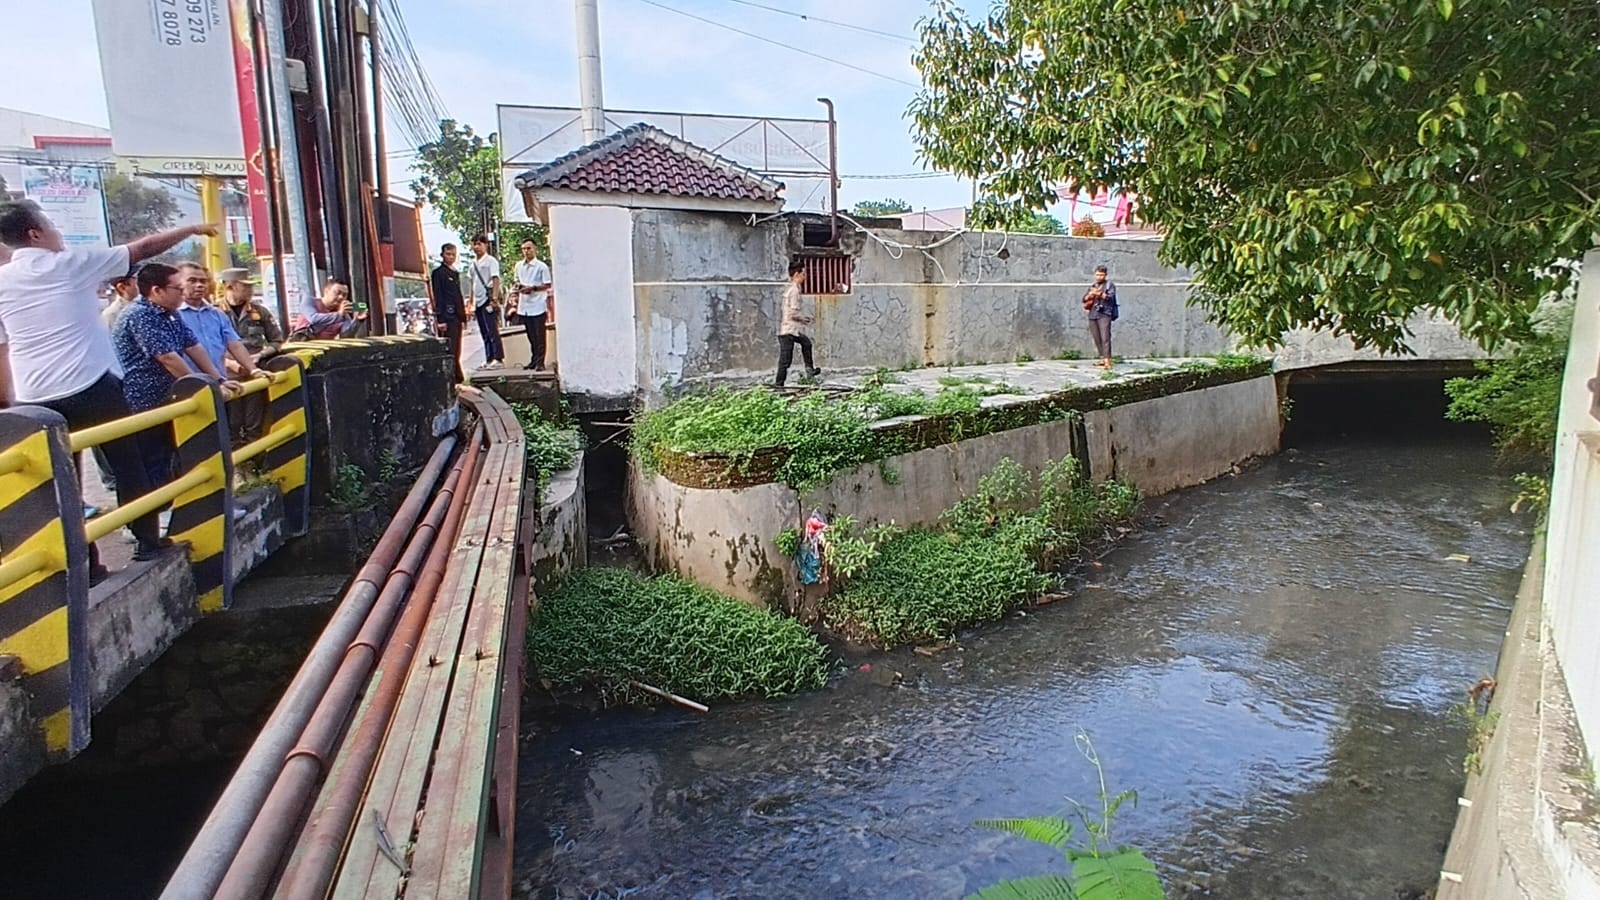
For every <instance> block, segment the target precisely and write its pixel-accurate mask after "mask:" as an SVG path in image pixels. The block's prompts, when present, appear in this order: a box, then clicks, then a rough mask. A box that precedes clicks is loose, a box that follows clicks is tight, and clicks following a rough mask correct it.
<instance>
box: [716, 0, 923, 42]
mask: <svg viewBox="0 0 1600 900" xmlns="http://www.w3.org/2000/svg"><path fill="white" fill-rule="evenodd" d="M728 2H729V3H737V4H739V5H740V6H753V7H755V8H756V9H764V10H766V11H767V12H775V13H778V14H779V15H783V16H793V17H794V18H796V19H804V20H806V21H807V22H816V23H819V24H822V25H832V26H834V27H836V28H848V29H850V30H851V31H859V32H861V33H862V34H870V35H875V36H877V37H883V38H888V39H890V40H892V41H895V42H897V43H902V44H903V43H906V42H907V41H911V38H910V37H908V36H906V35H903V34H895V33H894V32H892V31H879V30H878V29H876V28H868V27H866V26H865V25H852V24H851V23H849V22H840V21H839V20H837V19H824V18H823V17H821V16H808V15H806V14H805V13H798V12H795V11H794V10H790V9H782V8H780V7H777V6H768V5H766V4H765V3H754V2H752V0H728Z"/></svg>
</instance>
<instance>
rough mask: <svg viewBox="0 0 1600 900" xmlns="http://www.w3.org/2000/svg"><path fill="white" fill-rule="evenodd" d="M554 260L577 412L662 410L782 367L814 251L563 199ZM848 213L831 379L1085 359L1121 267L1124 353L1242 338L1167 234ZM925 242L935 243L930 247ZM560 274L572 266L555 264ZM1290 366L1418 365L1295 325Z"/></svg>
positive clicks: (1419, 332) (564, 358) (769, 225)
mask: <svg viewBox="0 0 1600 900" xmlns="http://www.w3.org/2000/svg"><path fill="white" fill-rule="evenodd" d="M551 216H552V222H553V228H552V232H551V241H552V244H551V254H552V262H553V265H554V267H555V270H556V272H557V273H560V272H582V273H585V275H584V277H582V278H572V279H568V280H566V281H562V282H561V284H560V285H559V291H560V295H561V300H560V308H559V313H558V318H559V321H560V324H559V328H560V332H561V347H560V350H559V353H558V355H557V363H558V366H559V369H560V372H561V384H562V390H563V391H565V392H567V393H568V394H569V395H570V396H571V397H572V398H573V402H574V404H575V408H576V409H577V410H578V411H579V412H584V411H587V410H590V409H607V410H621V409H627V408H629V407H631V406H632V405H633V403H634V402H635V401H636V400H643V401H644V402H645V403H646V404H648V405H654V404H656V403H658V402H660V401H661V400H662V399H663V396H664V394H665V393H666V392H669V391H670V390H671V389H672V388H673V387H674V386H676V385H680V384H683V383H686V382H700V381H705V380H719V381H732V382H740V381H748V380H753V379H756V378H758V377H761V376H764V375H767V374H768V373H770V372H771V371H772V366H773V364H774V361H775V358H776V347H775V342H774V339H773V335H774V334H775V333H776V331H777V317H778V299H779V296H780V294H781V293H782V291H783V286H784V283H785V271H786V267H787V264H788V261H789V259H790V258H791V257H792V256H794V255H795V254H804V253H815V252H818V248H817V247H815V246H813V245H812V243H813V242H808V241H807V238H806V228H807V227H808V225H809V227H812V228H815V227H818V225H819V224H820V227H821V228H822V229H824V230H825V229H826V227H827V226H826V224H825V223H819V222H816V221H812V222H809V223H808V220H807V219H806V218H805V217H804V216H783V217H779V218H776V219H767V220H760V221H756V222H751V220H750V217H748V216H743V215H734V214H727V213H711V212H695V211H686V210H628V209H622V208H615V207H580V206H556V207H552V209H551ZM867 224H868V225H869V226H870V228H871V233H870V234H869V233H867V232H865V231H861V230H858V229H857V228H856V227H855V226H854V225H850V224H848V223H846V224H845V225H844V228H843V231H842V233H841V235H840V247H839V251H840V252H841V253H844V254H847V255H848V256H849V257H850V267H851V285H850V291H849V293H845V294H832V295H820V296H816V297H813V298H811V300H812V302H813V303H814V304H815V309H816V321H815V323H814V324H813V325H812V326H811V328H810V329H809V332H810V333H811V336H812V337H813V338H814V339H815V341H816V349H817V359H818V362H819V364H820V365H821V366H822V367H823V368H824V369H826V370H828V372H829V373H830V375H834V374H838V373H841V372H849V371H858V372H859V371H871V370H873V369H875V368H878V367H880V366H881V367H884V368H889V369H895V368H899V367H902V366H913V367H915V366H944V365H971V364H977V363H998V362H1010V361H1012V360H1015V359H1017V358H1018V357H1021V356H1030V357H1032V358H1035V359H1049V358H1051V357H1055V356H1057V355H1058V354H1061V353H1063V352H1066V353H1076V354H1078V355H1080V356H1084V357H1088V356H1092V355H1093V354H1094V343H1093V340H1092V339H1091V337H1090V335H1089V332H1088V329H1087V327H1086V325H1085V322H1084V318H1083V309H1082V307H1081V306H1080V305H1079V303H1078V300H1079V298H1080V297H1082V295H1083V292H1084V291H1085V290H1086V289H1087V288H1088V286H1089V282H1090V281H1091V280H1092V279H1093V277H1094V275H1093V273H1094V267H1095V266H1096V265H1101V264H1104V265H1106V266H1108V267H1109V268H1110V272H1111V278H1112V280H1114V281H1115V282H1116V283H1117V290H1118V296H1119V298H1120V300H1121V308H1122V318H1121V319H1119V320H1118V322H1117V325H1116V328H1115V329H1114V335H1113V339H1114V343H1113V349H1114V350H1115V352H1116V353H1117V354H1118V355H1120V356H1124V357H1128V358H1136V357H1182V356H1202V355H1207V354H1215V353H1222V352H1226V351H1230V350H1234V349H1237V348H1236V346H1235V344H1236V341H1235V340H1234V339H1233V337H1232V336H1231V335H1229V334H1227V333H1225V332H1223V331H1222V330H1221V329H1219V328H1217V327H1216V326H1215V325H1213V324H1211V323H1210V322H1208V321H1206V316H1205V313H1204V311H1203V310H1201V309H1198V308H1195V307H1191V306H1189V304H1188V300H1189V296H1190V293H1191V289H1192V287H1193V275H1192V273H1190V272H1189V271H1188V270H1186V269H1183V268H1175V267H1172V266H1168V265H1166V264H1165V263H1163V262H1162V261H1161V260H1160V258H1159V256H1158V254H1159V251H1160V247H1161V245H1160V244H1159V242H1156V241H1148V240H1125V239H1115V238H1110V239H1108V238H1075V237H1068V236H1064V235H1028V234H1010V235H1007V234H999V233H985V232H969V233H963V234H959V235H955V234H949V233H940V232H930V231H904V230H900V229H897V228H892V227H887V223H881V224H880V223H877V222H871V221H869V222H868V223H867ZM924 248H926V249H924ZM557 277H558V279H559V278H560V275H559V274H558V276H557ZM1411 330H1412V337H1411V346H1412V348H1413V350H1414V351H1415V352H1416V355H1417V358H1419V359H1423V360H1468V359H1477V358H1481V357H1482V356H1483V351H1482V350H1481V349H1480V348H1478V347H1477V346H1475V345H1473V344H1472V343H1471V342H1470V341H1467V340H1466V339H1464V338H1462V336H1461V333H1460V331H1459V330H1458V329H1456V328H1455V326H1453V325H1451V324H1450V323H1449V322H1445V321H1443V320H1437V319H1428V318H1424V317H1418V318H1417V319H1415V320H1414V321H1413V322H1412V323H1411ZM1276 356H1277V368H1278V369H1280V370H1283V369H1295V368H1307V367H1314V366H1324V365H1330V364H1336V363H1345V362H1354V361H1368V362H1370V361H1385V362H1393V363H1398V364H1401V365H1404V363H1405V360H1404V358H1400V357H1393V356H1391V357H1386V358H1385V357H1381V355H1380V354H1379V353H1377V352H1376V351H1374V350H1370V349H1366V350H1357V349H1356V348H1355V347H1354V345H1353V344H1351V342H1350V340H1349V339H1348V338H1346V337H1336V336H1333V335H1329V334H1325V333H1313V332H1305V331H1296V332H1291V333H1290V334H1288V335H1286V336H1285V344H1284V346H1283V347H1282V348H1280V350H1279V351H1278V353H1277V354H1276Z"/></svg>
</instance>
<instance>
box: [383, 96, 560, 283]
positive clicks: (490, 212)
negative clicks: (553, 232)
mask: <svg viewBox="0 0 1600 900" xmlns="http://www.w3.org/2000/svg"><path fill="white" fill-rule="evenodd" d="M412 165H413V166H414V167H415V168H416V170H417V172H418V175H417V178H416V180H415V181H413V182H411V189H412V191H414V192H415V193H416V195H417V199H418V200H420V201H423V202H425V203H427V204H429V205H430V206H432V207H433V208H434V209H437V210H438V211H439V221H441V222H443V223H444V226H445V227H446V228H449V229H450V230H451V231H454V232H455V233H456V234H457V235H459V236H460V239H461V245H462V252H463V253H466V245H467V244H468V243H469V242H470V241H471V240H472V238H473V236H474V235H476V234H478V233H480V232H484V233H490V232H492V233H494V234H495V235H496V237H497V238H498V243H499V248H498V249H497V252H498V253H499V254H500V256H501V258H502V259H510V258H512V257H514V256H515V255H516V253H517V247H518V246H520V245H521V243H522V240H523V239H524V238H530V237H531V238H533V241H534V243H535V244H536V245H537V246H538V248H539V258H540V259H543V260H547V261H548V260H549V259H550V243H549V230H548V229H547V228H545V227H544V226H543V225H532V224H526V223H504V224H502V222H501V217H500V209H501V207H500V148H499V145H498V143H497V141H496V139H495V135H493V134H491V135H489V136H488V137H487V138H485V137H484V136H483V135H481V134H478V133H477V132H475V131H473V130H472V126H471V125H462V124H460V123H458V122H456V121H455V120H454V119H441V120H440V121H439V137H438V138H437V139H436V140H433V141H430V142H428V143H426V144H423V145H422V146H420V147H418V148H417V158H416V161H415V162H414V163H413V164H412Z"/></svg>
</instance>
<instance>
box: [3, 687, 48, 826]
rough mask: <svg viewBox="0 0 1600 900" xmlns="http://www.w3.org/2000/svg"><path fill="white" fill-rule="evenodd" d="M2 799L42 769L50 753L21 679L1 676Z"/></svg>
mask: <svg viewBox="0 0 1600 900" xmlns="http://www.w3.org/2000/svg"><path fill="white" fill-rule="evenodd" d="M0 748H4V749H3V750H0V803H4V802H5V801H6V800H7V799H9V798H10V797H11V795H12V794H15V793H16V792H17V790H18V789H19V788H21V787H22V786H23V785H24V784H27V782H28V779H29V778H32V777H33V775H34V773H35V772H38V771H39V770H40V769H43V768H44V766H45V763H46V762H47V761H48V759H49V756H48V754H47V753H46V752H45V746H44V734H43V733H42V732H40V731H39V726H38V722H37V721H36V720H35V719H34V716H33V712H32V710H31V709H30V708H29V699H28V692H27V691H26V690H24V689H23V687H22V685H21V683H20V682H17V681H14V680H10V679H8V678H0Z"/></svg>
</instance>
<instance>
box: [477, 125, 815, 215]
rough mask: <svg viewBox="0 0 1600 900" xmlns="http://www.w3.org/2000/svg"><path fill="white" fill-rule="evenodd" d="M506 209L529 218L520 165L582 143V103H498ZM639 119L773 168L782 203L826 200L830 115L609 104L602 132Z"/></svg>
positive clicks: (797, 205) (757, 167) (767, 171)
mask: <svg viewBox="0 0 1600 900" xmlns="http://www.w3.org/2000/svg"><path fill="white" fill-rule="evenodd" d="M496 109H497V112H498V116H499V123H498V124H499V132H498V134H499V141H500V168H501V179H500V180H501V184H502V185H503V186H504V191H503V193H502V199H503V201H504V202H503V206H504V211H503V212H504V216H505V218H506V220H507V221H511V222H526V221H528V216H527V211H526V210H525V209H524V208H523V205H522V196H521V194H519V193H518V192H517V191H516V189H515V188H513V187H512V186H511V183H512V181H513V180H514V179H515V178H516V177H517V176H518V175H521V174H522V173H523V172H526V171H528V170H530V169H536V168H538V167H539V166H542V165H544V164H545V163H547V162H550V161H551V160H554V159H556V158H558V157H561V156H565V155H566V154H568V153H571V152H572V151H574V150H577V149H579V148H581V147H583V146H584V140H583V123H582V120H581V116H580V114H579V111H578V110H577V109H575V108H571V107H564V106H508V105H505V104H501V105H499V106H498V107H496ZM640 122H643V123H645V124H647V125H653V126H655V127H656V128H659V129H661V130H662V131H665V132H666V133H667V134H670V135H672V136H674V137H679V138H682V139H683V140H686V141H688V142H689V143H691V144H695V145H696V146H699V147H704V148H705V149H707V150H710V151H711V152H713V153H715V154H717V155H718V156H721V157H723V158H724V159H727V160H729V161H730V162H734V163H738V164H739V165H741V166H744V167H745V168H748V169H752V170H754V171H756V172H760V173H761V174H763V175H770V176H772V177H773V178H776V179H778V180H779V181H782V182H783V184H784V190H783V201H784V207H785V208H786V209H790V210H808V211H822V210H826V209H827V208H828V120H826V119H776V118H763V117H760V116H713V115H702V114H697V113H668V112H647V111H641V110H627V109H608V110H606V111H605V125H606V134H608V135H609V134H613V133H615V132H618V131H621V130H622V129H624V128H627V127H628V126H630V125H636V124H638V123H640Z"/></svg>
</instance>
